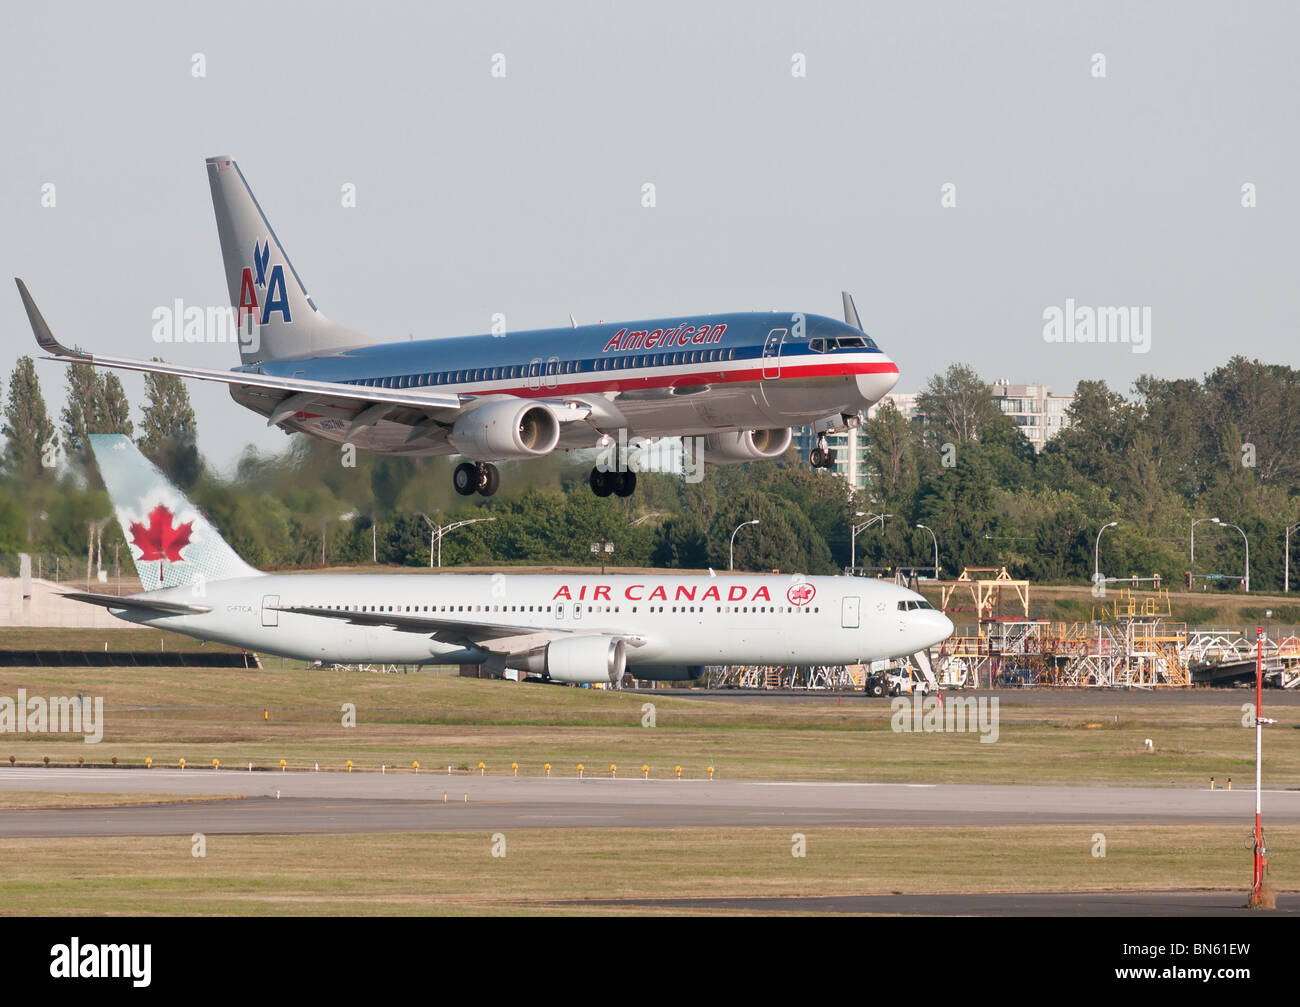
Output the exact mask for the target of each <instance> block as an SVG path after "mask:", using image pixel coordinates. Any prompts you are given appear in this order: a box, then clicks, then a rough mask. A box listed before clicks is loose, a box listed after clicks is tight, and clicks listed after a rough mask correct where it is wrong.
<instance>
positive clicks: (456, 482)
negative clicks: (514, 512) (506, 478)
mask: <svg viewBox="0 0 1300 1007" xmlns="http://www.w3.org/2000/svg"><path fill="white" fill-rule="evenodd" d="M451 484H452V487H453V488H454V489H455V490H456V492H457V493H459V494H460V495H461V496H463V497H467V496H473V495H474V494H475V493H481V494H482V495H483V496H485V497H490V496H491V495H492V494H493V493H495V492H496V491H497V489H498V488H499V487H500V485H501V473H500V472H498V471H497V467H496V466H495V465H492V464H489V463H488V462H461V463H460V464H459V465H457V466H456V470H455V471H454V472H453V473H452V474H451Z"/></svg>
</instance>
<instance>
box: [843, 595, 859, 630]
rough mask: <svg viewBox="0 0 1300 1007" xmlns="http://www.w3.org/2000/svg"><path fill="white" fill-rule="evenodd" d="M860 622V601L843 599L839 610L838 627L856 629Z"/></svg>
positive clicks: (857, 599)
mask: <svg viewBox="0 0 1300 1007" xmlns="http://www.w3.org/2000/svg"><path fill="white" fill-rule="evenodd" d="M861 621H862V599H861V598H845V599H844V602H843V605H842V607H841V609H840V625H841V626H842V627H844V628H845V629H857V628H858V626H859V624H860V623H861Z"/></svg>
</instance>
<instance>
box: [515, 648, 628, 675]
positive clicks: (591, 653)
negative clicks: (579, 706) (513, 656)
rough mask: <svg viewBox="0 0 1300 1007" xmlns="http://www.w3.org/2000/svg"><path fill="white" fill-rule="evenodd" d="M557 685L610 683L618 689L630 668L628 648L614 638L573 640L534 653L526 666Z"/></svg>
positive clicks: (525, 663)
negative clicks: (565, 683) (562, 683)
mask: <svg viewBox="0 0 1300 1007" xmlns="http://www.w3.org/2000/svg"><path fill="white" fill-rule="evenodd" d="M524 667H525V669H526V670H528V671H532V672H545V673H546V675H547V677H548V678H550V679H551V681H553V682H608V683H610V684H611V685H618V684H619V682H621V681H622V680H623V672H624V670H625V669H626V668H627V646H626V645H625V644H624V643H623V641H622V640H616V639H615V638H614V637H612V636H570V637H564V638H562V639H559V640H553V641H551V642H550V643H548V644H547V645H546V646H545V647H542V648H541V649H539V650H535V651H533V652H532V653H531V654H529V655H528V657H527V659H526V660H525V662H524Z"/></svg>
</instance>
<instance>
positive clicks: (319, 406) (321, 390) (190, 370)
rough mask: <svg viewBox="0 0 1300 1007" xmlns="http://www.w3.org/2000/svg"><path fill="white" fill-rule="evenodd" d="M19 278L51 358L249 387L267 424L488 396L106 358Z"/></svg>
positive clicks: (577, 405)
mask: <svg viewBox="0 0 1300 1007" xmlns="http://www.w3.org/2000/svg"><path fill="white" fill-rule="evenodd" d="M14 282H15V283H17V284H18V293H19V295H20V296H21V297H22V300H23V307H24V308H25V309H26V310H27V318H28V320H29V321H30V322H31V326H32V332H33V333H34V334H35V336H36V342H37V345H39V346H40V348H41V349H42V350H44V351H45V352H46V353H48V354H50V355H51V357H55V358H60V359H63V360H71V361H78V362H81V363H86V364H92V365H94V366H96V367H112V368H116V369H119V370H126V371H145V372H148V373H153V374H171V375H175V376H176V377H181V378H194V379H196V380H199V381H217V382H220V383H222V384H226V385H231V386H233V387H234V388H238V389H241V390H244V391H245V395H246V396H247V397H254V398H263V399H265V400H267V407H268V409H269V412H270V415H269V417H268V419H267V426H275V425H276V424H277V423H280V422H282V421H284V420H285V419H287V418H289V417H291V416H293V415H294V414H295V413H297V412H300V411H303V410H308V409H310V410H312V411H315V412H322V411H323V412H325V413H327V414H332V415H340V416H344V417H347V418H349V419H351V420H352V425H351V428H350V429H349V431H348V435H349V436H351V435H352V434H354V433H355V432H356V430H357V429H359V428H361V427H364V426H366V425H368V424H371V423H376V422H378V421H379V420H381V419H385V418H387V417H388V416H389V414H391V413H394V412H397V411H401V412H403V413H405V414H406V415H407V417H408V418H410V419H412V420H414V422H413V423H412V426H414V425H415V424H416V423H418V422H420V420H422V419H423V418H425V417H427V418H429V419H432V420H435V421H443V422H447V421H450V420H453V419H455V417H456V416H457V415H458V414H459V413H460V412H462V411H463V410H464V409H466V408H471V407H473V406H475V405H478V404H480V403H481V402H482V401H483V398H484V397H483V396H475V395H459V394H456V393H447V392H433V391H428V390H427V389H418V390H417V389H397V388H376V387H373V386H370V385H351V384H346V383H344V382H340V381H312V380H309V379H306V378H285V377H278V376H272V375H267V374H258V373H256V372H255V371H223V370H216V369H212V368H207V367H187V366H183V365H180V364H168V363H163V362H161V361H158V360H134V359H131V358H129V357H107V356H103V355H102V354H91V353H85V352H83V351H81V350H75V349H70V348H68V347H67V346H64V345H63V344H62V343H60V342H59V341H58V340H57V339H56V338H55V337H54V333H53V332H52V331H51V330H50V327H49V324H48V323H47V322H46V321H45V318H44V316H43V315H42V314H41V312H40V309H39V308H38V307H37V306H36V301H35V300H34V299H33V298H32V295H31V293H30V292H29V291H28V289H27V284H25V283H23V281H22V280H20V279H18V278H17V277H14ZM537 401H538V402H539V403H543V404H546V405H549V406H550V407H551V409H552V411H553V412H554V413H555V418H556V419H557V420H559V421H560V422H569V421H574V420H581V419H585V418H586V417H587V416H588V415H590V414H591V412H592V409H591V406H590V405H589V404H587V403H585V402H581V401H579V400H565V401H563V402H550V401H547V400H544V399H539V400H537ZM412 411H413V412H415V413H417V414H419V415H417V416H414V417H412V416H411V415H410V414H411V412H412Z"/></svg>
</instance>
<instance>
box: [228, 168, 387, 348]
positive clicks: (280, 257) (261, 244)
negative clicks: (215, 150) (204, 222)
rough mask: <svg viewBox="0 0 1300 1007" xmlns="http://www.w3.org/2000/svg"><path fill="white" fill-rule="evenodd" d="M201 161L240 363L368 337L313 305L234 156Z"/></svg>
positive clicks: (357, 342)
mask: <svg viewBox="0 0 1300 1007" xmlns="http://www.w3.org/2000/svg"><path fill="white" fill-rule="evenodd" d="M207 166H208V184H209V186H210V187H211V189H212V209H213V210H214V211H215V213H216V216H217V235H218V237H219V238H220V239H221V257H222V259H223V260H224V262H225V267H226V286H227V287H228V288H229V290H230V304H231V307H233V308H234V310H235V316H236V318H237V320H238V322H239V342H240V345H239V354H240V357H241V358H242V359H243V362H244V363H245V364H256V363H261V362H262V361H266V360H283V359H288V358H294V357H310V356H318V355H320V354H325V353H332V352H335V351H338V350H342V349H346V348H349V347H353V346H365V345H368V344H370V343H372V342H374V340H372V339H370V338H368V337H366V336H363V335H362V334H361V333H359V332H354V331H353V330H352V329H349V328H345V327H344V326H342V325H338V324H336V323H334V322H331V321H330V320H329V319H328V318H326V317H325V316H324V315H323V314H322V313H321V312H320V311H319V310H318V309H317V307H316V302H315V301H313V300H312V298H311V295H309V294H308V293H307V288H306V286H305V285H304V284H303V282H302V278H301V277H299V275H298V271H297V270H296V269H294V268H293V264H292V263H291V262H290V261H289V257H288V255H286V254H285V251H284V246H282V245H281V244H280V239H279V238H277V237H276V234H275V231H274V230H272V228H271V225H270V223H269V222H268V221H267V219H266V215H265V214H264V213H263V212H262V208H261V206H259V205H258V202H257V199H256V197H255V196H254V195H253V190H252V189H250V188H249V186H248V182H247V181H246V180H245V179H244V175H243V172H241V171H240V170H239V165H238V164H236V163H235V161H234V159H233V158H231V157H226V156H220V157H210V158H208V159H207Z"/></svg>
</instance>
